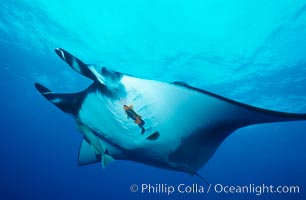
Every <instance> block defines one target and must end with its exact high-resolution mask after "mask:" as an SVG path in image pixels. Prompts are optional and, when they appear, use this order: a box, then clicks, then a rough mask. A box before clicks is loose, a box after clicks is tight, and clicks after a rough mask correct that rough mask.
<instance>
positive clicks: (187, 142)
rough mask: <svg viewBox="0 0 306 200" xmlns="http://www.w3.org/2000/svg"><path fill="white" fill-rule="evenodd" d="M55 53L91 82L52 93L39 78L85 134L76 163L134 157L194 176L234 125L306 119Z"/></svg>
mask: <svg viewBox="0 0 306 200" xmlns="http://www.w3.org/2000/svg"><path fill="white" fill-rule="evenodd" d="M55 52H56V54H57V55H58V56H59V57H60V58H61V59H62V60H64V61H65V62H66V63H67V64H68V65H69V66H70V67H71V68H72V69H74V70H75V71H77V72H79V73H80V74H81V75H83V76H85V77H87V78H89V79H91V80H92V84H91V85H90V86H89V87H88V88H87V89H85V90H83V91H81V92H76V93H55V92H52V91H51V90H49V89H48V88H46V87H45V86H43V85H41V84H39V83H35V87H36V89H37V90H38V92H39V93H40V94H42V95H43V96H44V97H45V98H46V99H47V100H48V101H50V102H51V103H53V104H54V105H56V106H57V107H58V108H59V109H61V110H62V111H64V112H65V113H68V114H70V115H71V116H72V117H73V118H74V120H75V122H76V126H77V128H78V130H79V131H80V133H81V134H82V135H83V138H84V139H83V141H82V143H81V146H80V149H79V155H78V164H79V165H80V166H82V165H88V164H93V163H97V162H101V163H102V166H103V167H105V166H106V165H107V164H108V163H110V162H111V161H114V160H130V161H134V162H139V163H143V164H146V165H151V166H155V167H158V168H163V169H168V170H175V171H180V172H183V173H187V174H190V175H194V174H196V173H197V171H198V170H199V169H201V168H202V167H203V166H204V165H205V164H206V163H207V162H208V161H209V160H210V159H211V158H212V156H213V155H214V153H215V152H216V151H217V149H218V147H219V146H220V145H221V143H222V142H223V141H224V140H225V139H226V138H227V137H228V136H229V135H230V134H231V133H233V132H234V131H235V130H237V129H239V128H242V127H245V126H250V125H254V124H261V123H272V122H286V121H298V120H306V114H297V113H285V112H278V111H272V110H267V109H263V108H258V107H254V106H251V105H247V104H244V103H240V102H237V101H234V100H231V99H228V98H225V97H222V96H219V95H217V94H214V93H211V92H208V91H205V90H202V89H199V88H195V87H193V86H190V85H188V84H186V83H184V82H173V83H168V82H160V81H156V80H148V79H142V78H137V77H134V76H131V75H127V74H124V73H120V72H116V71H114V70H111V69H108V68H106V67H103V66H99V65H92V64H85V63H84V62H82V61H81V60H80V59H78V58H76V57H75V56H73V55H72V54H70V53H69V52H67V51H65V50H64V49H61V48H57V49H55Z"/></svg>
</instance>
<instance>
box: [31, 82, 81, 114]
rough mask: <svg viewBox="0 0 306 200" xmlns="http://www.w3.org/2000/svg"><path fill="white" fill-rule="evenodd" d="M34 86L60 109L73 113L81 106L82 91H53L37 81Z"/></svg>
mask: <svg viewBox="0 0 306 200" xmlns="http://www.w3.org/2000/svg"><path fill="white" fill-rule="evenodd" d="M35 88H36V89H37V90H38V92H39V93H40V94H41V95H43V96H44V97H45V98H46V99H47V100H48V101H50V102H51V103H53V104H54V105H56V106H57V107H58V108H59V109H61V110H62V111H64V112H66V113H69V114H74V115H75V114H77V113H78V111H79V108H80V106H81V101H82V98H83V96H84V95H83V92H78V93H71V94H69V93H63V94H59V93H54V92H51V90H49V89H48V88H46V87H45V86H43V85H41V84H39V83H35Z"/></svg>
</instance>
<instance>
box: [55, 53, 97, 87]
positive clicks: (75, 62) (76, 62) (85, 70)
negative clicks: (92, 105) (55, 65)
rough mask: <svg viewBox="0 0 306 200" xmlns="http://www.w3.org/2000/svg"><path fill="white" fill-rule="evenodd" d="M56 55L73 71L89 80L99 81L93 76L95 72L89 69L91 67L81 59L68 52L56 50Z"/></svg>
mask: <svg viewBox="0 0 306 200" xmlns="http://www.w3.org/2000/svg"><path fill="white" fill-rule="evenodd" d="M54 51H55V53H56V54H57V55H58V56H59V57H60V58H61V59H62V60H64V61H65V62H66V63H67V64H68V65H69V66H70V67H71V68H72V69H74V70H75V71H77V72H79V73H80V74H82V75H84V76H86V77H87V78H90V79H91V80H93V81H97V78H96V76H95V75H94V74H93V72H92V71H91V70H90V69H89V66H90V65H86V64H85V63H83V62H82V61H81V60H80V59H78V58H77V57H75V56H74V55H72V54H71V53H69V52H68V51H66V50H64V49H61V48H56V49H55V50H54Z"/></svg>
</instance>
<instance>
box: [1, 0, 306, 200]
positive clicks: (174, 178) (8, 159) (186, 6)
mask: <svg viewBox="0 0 306 200" xmlns="http://www.w3.org/2000/svg"><path fill="white" fill-rule="evenodd" d="M256 2H258V3H256ZM256 2H252V1H250V2H249V3H245V2H242V1H232V3H229V2H228V1H217V3H214V2H210V1H207V2H206V3H203V2H198V1H191V2H188V3H185V2H181V1H178V2H172V1H167V2H166V3H163V2H162V1H161V2H159V1H156V2H155V3H152V2H151V3H143V2H137V1H132V2H129V3H127V2H120V1H114V2H112V3H109V2H108V3H107V2H104V1H99V3H98V2H94V1H89V2H87V3H86V2H81V1H80V3H79V4H78V3H75V4H72V2H71V1H63V2H58V1H53V3H43V2H41V1H32V2H31V1H29V2H28V1H1V2H0V10H1V13H2V14H1V16H0V38H1V40H0V70H1V71H0V72H1V73H0V92H1V96H0V111H1V118H0V125H1V126H0V130H1V131H0V134H1V139H0V160H1V162H0V199H33V200H34V199H111V198H112V199H115V198H116V199H119V198H125V199H140V198H144V197H146V198H152V199H157V198H160V199H166V198H167V199H168V198H169V199H179V198H180V199H185V198H186V197H187V198H190V199H220V197H219V196H218V195H216V194H213V193H212V194H209V195H204V196H203V195H199V194H194V195H192V194H189V195H182V194H175V195H172V196H166V195H164V194H160V195H156V194H155V195H148V194H139V193H131V192H130V191H129V187H130V185H131V184H134V183H135V184H142V183H150V184H156V183H164V184H168V185H171V184H172V185H177V184H179V183H185V184H192V183H199V184H204V183H203V182H202V181H201V180H200V179H198V178H197V177H191V176H189V175H185V174H182V173H177V172H171V171H165V170H161V169H156V168H152V167H149V166H145V165H142V164H139V163H132V162H128V161H116V162H114V163H111V164H110V165H109V166H107V168H106V169H105V170H102V167H101V165H100V164H95V165H91V166H85V167H78V166H77V154H78V149H79V145H80V142H81V140H82V138H81V135H80V134H79V133H78V131H77V130H76V128H75V125H74V122H73V120H72V118H71V117H70V116H68V115H66V114H64V113H62V112H61V111H60V110H58V109H57V108H56V107H54V106H52V105H51V104H50V103H49V102H47V101H46V100H45V99H43V98H42V97H41V96H40V95H39V94H38V93H37V92H36V91H35V88H34V83H35V82H41V83H43V84H46V85H47V86H48V87H50V88H52V89H54V90H55V91H60V92H71V91H78V90H80V89H82V88H85V87H86V86H87V85H88V84H89V83H90V81H88V80H86V79H85V78H83V77H81V76H80V75H78V74H76V73H74V72H73V71H72V70H70V68H69V67H67V66H66V64H65V63H63V62H62V61H61V60H60V59H59V58H58V57H57V56H56V54H55V53H54V52H53V49H54V48H55V47H63V48H66V49H68V50H71V51H72V52H73V53H74V54H76V55H79V56H80V58H81V59H84V60H85V61H86V62H91V63H98V64H103V65H107V66H110V67H112V68H114V69H116V70H119V71H122V72H127V73H132V74H135V75H137V76H140V77H145V78H152V79H156V80H163V81H174V80H181V81H185V82H188V83H191V84H192V85H194V86H197V87H200V88H202V89H205V90H209V91H212V92H216V93H218V94H220V95H224V96H226V97H229V98H233V99H235V100H238V101H242V102H244V103H249V104H252V105H256V106H260V107H265V108H271V109H275V110H282V111H288V112H289V111H290V112H299V113H306V106H305V104H306V103H305V102H306V67H305V66H306V65H305V63H306V59H305V57H306V45H305V44H306V43H305V33H306V23H305V22H306V17H305V2H303V1H294V2H291V1H290V2H289V3H290V6H289V5H288V4H289V3H286V2H282V1H277V2H276V1H275V2H274V1H269V2H270V3H264V2H261V1H256ZM271 2H272V3H271ZM273 2H274V4H273ZM85 5H86V6H87V7H84V6H85ZM65 10H67V12H64V11H65ZM68 10H71V12H68ZM80 11H82V12H80ZM208 11H209V12H208ZM178 114H180V113H178ZM305 130H306V123H305V122H290V123H278V124H265V125H258V126H252V127H248V128H244V129H241V130H238V131H236V132H235V133H234V134H232V135H231V136H230V137H229V138H228V139H226V141H225V142H224V143H223V144H222V145H221V147H220V149H219V150H218V151H217V152H216V154H215V156H214V157H213V158H212V160H211V161H210V162H209V163H208V164H207V165H206V166H205V167H203V168H202V170H200V172H199V173H200V174H201V175H203V176H204V177H205V178H206V179H207V180H208V181H209V182H211V183H222V184H224V185H248V184H263V183H264V184H267V185H270V184H273V185H275V186H278V185H299V186H300V192H301V193H300V194H291V195H284V194H278V195H271V194H265V195H262V196H259V197H258V196H255V195H250V194H249V195H225V196H226V198H227V199H246V198H248V199H252V198H253V199H305V196H306V194H305V188H306V182H305V180H306V172H305V168H306V151H305V150H306V146H305V142H306V131H305ZM173 134H174V136H175V133H173ZM204 185H205V184H204Z"/></svg>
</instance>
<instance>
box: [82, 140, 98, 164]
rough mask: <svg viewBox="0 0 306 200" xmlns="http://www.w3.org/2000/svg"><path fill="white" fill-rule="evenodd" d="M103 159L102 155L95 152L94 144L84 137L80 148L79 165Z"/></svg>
mask: <svg viewBox="0 0 306 200" xmlns="http://www.w3.org/2000/svg"><path fill="white" fill-rule="evenodd" d="M100 161H101V156H100V155H98V154H96V153H95V150H94V149H93V148H92V146H91V145H90V144H89V143H88V142H87V141H86V140H85V139H83V141H82V144H81V146H80V150H79V157H78V164H79V166H83V165H89V164H93V163H97V162H100Z"/></svg>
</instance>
